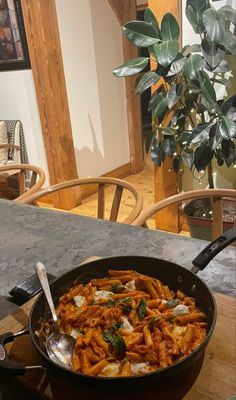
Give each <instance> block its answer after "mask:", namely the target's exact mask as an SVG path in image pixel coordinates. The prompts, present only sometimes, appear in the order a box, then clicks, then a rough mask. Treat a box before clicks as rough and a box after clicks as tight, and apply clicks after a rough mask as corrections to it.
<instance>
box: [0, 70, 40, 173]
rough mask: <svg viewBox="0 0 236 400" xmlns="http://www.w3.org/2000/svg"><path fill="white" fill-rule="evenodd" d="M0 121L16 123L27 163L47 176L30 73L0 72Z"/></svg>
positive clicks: (26, 71) (28, 71)
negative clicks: (20, 128)
mask: <svg viewBox="0 0 236 400" xmlns="http://www.w3.org/2000/svg"><path fill="white" fill-rule="evenodd" d="M0 119H3V120H4V119H19V120H21V122H22V124H23V128H24V135H25V141H26V147H27V151H28V157H29V162H30V163H31V164H36V165H39V166H41V167H42V168H43V169H44V170H45V172H46V173H47V161H46V156H45V150H44V145H43V138H42V130H41V125H40V119H39V113H38V106H37V101H36V96H35V89H34V82H33V76H32V71H31V70H22V71H7V72H0Z"/></svg>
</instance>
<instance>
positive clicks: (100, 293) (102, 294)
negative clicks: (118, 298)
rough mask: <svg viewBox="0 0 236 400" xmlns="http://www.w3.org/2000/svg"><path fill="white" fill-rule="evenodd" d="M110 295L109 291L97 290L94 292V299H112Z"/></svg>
mask: <svg viewBox="0 0 236 400" xmlns="http://www.w3.org/2000/svg"><path fill="white" fill-rule="evenodd" d="M112 297H113V293H112V292H109V291H108V290H97V291H96V292H95V296H94V300H95V301H97V300H100V299H106V300H109V299H112Z"/></svg>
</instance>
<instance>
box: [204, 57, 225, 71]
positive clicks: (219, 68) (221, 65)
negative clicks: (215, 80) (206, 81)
mask: <svg viewBox="0 0 236 400" xmlns="http://www.w3.org/2000/svg"><path fill="white" fill-rule="evenodd" d="M203 67H204V69H205V70H206V71H210V72H214V73H217V74H218V73H219V74H221V73H222V72H227V71H229V65H228V62H227V61H226V60H222V61H221V63H220V64H219V65H217V67H216V68H215V69H214V71H212V68H211V67H210V66H209V65H208V64H207V62H204V65H203Z"/></svg>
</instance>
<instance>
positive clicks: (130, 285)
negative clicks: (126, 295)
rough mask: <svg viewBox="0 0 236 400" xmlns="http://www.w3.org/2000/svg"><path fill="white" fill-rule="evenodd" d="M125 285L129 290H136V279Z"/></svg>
mask: <svg viewBox="0 0 236 400" xmlns="http://www.w3.org/2000/svg"><path fill="white" fill-rule="evenodd" d="M125 287H126V288H127V289H129V290H136V286H135V280H132V281H129V282H127V283H126V284H125Z"/></svg>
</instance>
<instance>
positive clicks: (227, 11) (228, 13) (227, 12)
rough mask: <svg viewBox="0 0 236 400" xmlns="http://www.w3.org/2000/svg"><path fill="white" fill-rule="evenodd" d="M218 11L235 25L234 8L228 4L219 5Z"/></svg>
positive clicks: (235, 14)
mask: <svg viewBox="0 0 236 400" xmlns="http://www.w3.org/2000/svg"><path fill="white" fill-rule="evenodd" d="M218 12H219V13H220V14H222V15H223V16H224V17H225V18H226V19H227V20H229V21H230V22H232V23H233V24H234V25H236V10H235V9H234V8H233V7H231V6H230V5H226V6H223V7H221V8H220V9H219V10H218Z"/></svg>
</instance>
